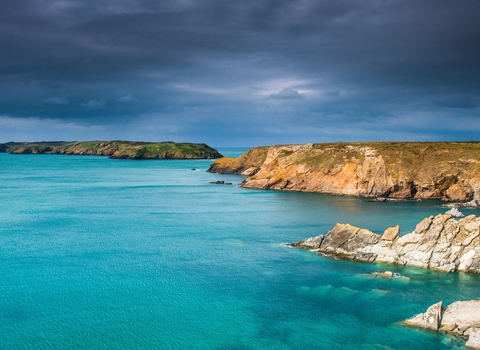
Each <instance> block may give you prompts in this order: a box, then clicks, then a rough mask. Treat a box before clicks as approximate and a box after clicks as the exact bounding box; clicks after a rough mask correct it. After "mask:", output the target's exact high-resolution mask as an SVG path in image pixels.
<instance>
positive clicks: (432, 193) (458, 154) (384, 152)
mask: <svg viewBox="0 0 480 350" xmlns="http://www.w3.org/2000/svg"><path fill="white" fill-rule="evenodd" d="M209 171H210V172H215V173H235V174H240V175H245V176H249V177H248V178H247V179H245V180H244V182H243V183H242V184H241V187H246V188H258V189H275V190H289V191H305V192H321V193H330V194H343V195H357V196H365V197H384V198H398V199H404V198H415V199H429V198H442V199H444V200H448V201H458V202H467V201H473V200H476V202H470V204H469V206H471V205H472V204H480V143H463V144H462V143H445V142H444V143H398V142H397V143H350V144H344V143H337V144H306V145H281V146H271V147H259V148H254V149H252V150H250V151H248V152H246V153H245V154H243V155H242V156H240V157H238V158H222V159H219V160H217V161H215V162H214V163H213V164H212V166H211V168H210V169H209Z"/></svg>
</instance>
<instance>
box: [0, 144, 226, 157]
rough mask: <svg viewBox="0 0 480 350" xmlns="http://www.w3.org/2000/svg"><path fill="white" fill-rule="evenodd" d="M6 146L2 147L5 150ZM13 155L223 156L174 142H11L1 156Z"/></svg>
mask: <svg viewBox="0 0 480 350" xmlns="http://www.w3.org/2000/svg"><path fill="white" fill-rule="evenodd" d="M2 146H3V147H2ZM2 150H3V152H10V153H12V154H68V155H96V156H108V157H110V158H113V159H214V158H220V157H222V155H221V154H220V153H218V151H217V150H215V149H213V148H211V147H209V146H207V145H206V144H195V143H174V142H158V143H149V142H131V141H89V142H38V143H20V142H9V143H5V144H0V152H1V151H2Z"/></svg>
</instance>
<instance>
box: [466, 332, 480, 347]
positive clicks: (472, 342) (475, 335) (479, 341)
mask: <svg viewBox="0 0 480 350" xmlns="http://www.w3.org/2000/svg"><path fill="white" fill-rule="evenodd" d="M465 346H466V347H468V348H472V349H480V329H478V330H475V331H473V332H472V333H470V336H469V337H468V341H467V343H466V344H465Z"/></svg>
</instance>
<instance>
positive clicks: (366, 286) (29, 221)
mask: <svg viewBox="0 0 480 350" xmlns="http://www.w3.org/2000/svg"><path fill="white" fill-rule="evenodd" d="M220 152H223V153H224V154H227V155H236V154H238V153H240V150H232V149H230V150H229V149H223V150H222V149H220ZM210 162H211V161H207V160H201V161H175V160H166V161H129V160H108V159H106V158H103V157H80V156H60V155H16V156H15V155H9V154H0V189H1V190H0V213H1V216H0V218H1V220H0V258H1V265H0V271H1V274H0V276H1V278H0V296H1V298H0V348H1V349H219V350H227V349H228V350H229V349H239V350H246V349H307V348H308V349H422V350H423V349H455V348H457V349H463V344H464V341H462V340H459V339H456V338H453V337H450V336H446V335H441V334H436V333H433V332H432V333H431V332H424V331H419V330H415V329H411V328H404V327H401V326H399V325H397V322H399V321H401V320H403V319H405V318H408V317H410V316H412V315H414V314H416V313H419V312H423V311H424V310H425V309H426V308H427V307H428V306H429V305H431V304H433V303H435V302H437V301H439V300H443V301H444V302H445V303H450V302H452V301H454V300H463V299H471V298H478V297H479V296H480V295H479V292H478V286H479V282H480V276H476V275H468V274H454V275H446V274H442V273H436V272H431V271H425V270H420V269H412V268H403V267H398V266H397V267H396V266H389V265H375V264H358V263H353V262H347V261H337V260H332V259H329V258H325V257H322V256H318V255H316V254H315V253H313V252H310V251H305V250H299V249H292V248H287V247H285V245H284V243H285V242H293V241H298V240H300V239H303V238H307V237H311V236H316V235H318V234H321V233H326V232H327V231H328V230H329V229H331V228H332V227H333V226H334V225H335V223H336V222H343V223H346V222H348V223H350V224H353V225H357V226H362V227H365V228H369V229H371V230H373V231H374V232H377V233H381V232H383V230H384V229H385V228H386V227H388V226H392V225H396V224H400V225H401V230H402V232H403V233H407V232H409V231H411V230H413V228H414V227H415V224H416V223H417V222H418V221H420V220H421V219H422V218H424V217H425V216H428V215H435V214H437V213H439V212H444V211H445V210H444V209H442V208H439V207H437V205H439V204H441V203H440V202H435V201H434V202H429V201H423V202H399V203H371V202H365V201H363V200H362V199H359V198H355V197H336V196H326V195H320V194H307V193H287V192H278V191H259V190H247V189H241V188H237V187H236V186H220V185H211V184H209V182H210V181H216V180H219V179H221V180H225V181H231V182H233V183H234V184H238V183H239V182H241V180H242V178H241V177H238V176H235V175H215V174H209V173H206V172H205V170H206V169H207V168H208V166H209V164H210ZM192 168H195V169H196V171H192V170H191V169H192ZM468 213H469V214H470V213H473V214H477V215H479V214H480V212H479V211H477V210H472V211H469V212H468ZM386 269H389V270H393V271H396V272H399V273H401V274H403V275H406V276H409V277H411V278H412V279H411V282H409V283H406V282H402V281H398V280H381V279H372V278H369V277H366V276H365V274H368V273H371V272H374V271H384V270H386Z"/></svg>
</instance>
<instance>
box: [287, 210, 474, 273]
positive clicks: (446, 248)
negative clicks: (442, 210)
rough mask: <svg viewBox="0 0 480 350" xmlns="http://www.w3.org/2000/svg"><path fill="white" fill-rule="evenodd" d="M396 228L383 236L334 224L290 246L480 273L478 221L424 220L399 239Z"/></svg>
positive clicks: (352, 257)
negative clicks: (328, 228) (329, 229)
mask: <svg viewBox="0 0 480 350" xmlns="http://www.w3.org/2000/svg"><path fill="white" fill-rule="evenodd" d="M399 233H400V228H399V227H398V226H396V227H392V228H389V229H387V230H386V231H385V232H384V234H383V235H378V234H375V233H373V232H370V231H368V230H364V229H360V228H358V227H354V226H351V225H348V224H337V225H336V226H335V227H334V228H333V229H332V230H331V231H329V232H328V233H327V234H326V235H325V236H323V235H320V236H317V237H314V238H309V239H307V240H305V241H300V242H297V243H292V244H291V246H294V247H301V248H307V249H315V250H317V251H318V252H319V253H322V254H325V255H329V256H333V257H336V258H340V259H348V260H355V261H361V262H384V263H392V264H400V265H408V266H416V267H421V268H425V269H431V270H437V271H443V272H455V271H461V272H472V273H480V218H477V217H475V215H470V216H467V217H465V218H463V219H460V220H456V219H455V218H453V217H452V216H451V215H448V214H445V215H437V216H436V217H428V218H426V219H424V220H423V221H422V222H420V223H419V224H418V225H417V226H416V228H415V231H413V232H412V233H409V234H406V235H404V236H402V237H400V236H399Z"/></svg>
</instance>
